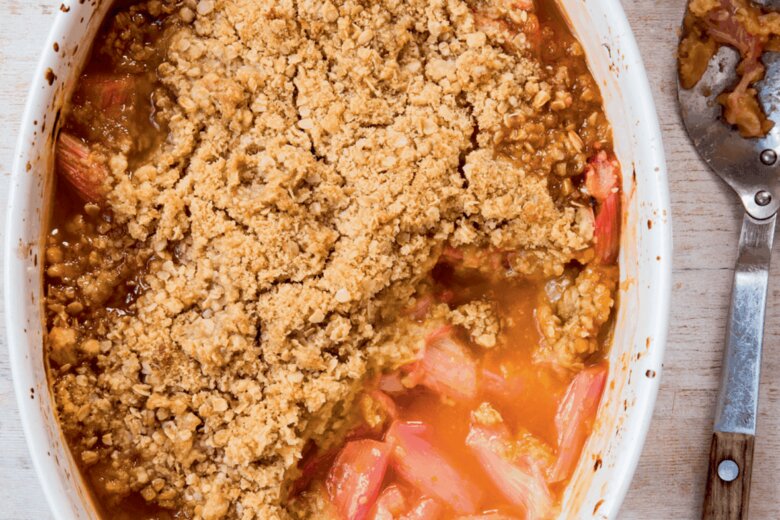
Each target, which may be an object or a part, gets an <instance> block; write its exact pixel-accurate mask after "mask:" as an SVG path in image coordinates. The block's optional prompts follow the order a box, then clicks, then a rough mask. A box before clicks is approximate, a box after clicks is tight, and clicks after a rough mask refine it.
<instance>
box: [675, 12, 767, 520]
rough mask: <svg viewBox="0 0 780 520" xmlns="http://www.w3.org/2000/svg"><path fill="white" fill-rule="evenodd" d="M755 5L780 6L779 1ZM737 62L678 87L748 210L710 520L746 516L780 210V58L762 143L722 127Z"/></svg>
mask: <svg viewBox="0 0 780 520" xmlns="http://www.w3.org/2000/svg"><path fill="white" fill-rule="evenodd" d="M756 3H759V4H762V5H764V6H765V7H769V8H774V9H778V8H780V0H764V1H763V2H762V1H757V2H756ZM739 60H740V56H739V53H738V52H737V51H736V50H734V49H732V48H730V47H725V46H724V47H721V48H720V50H719V51H718V53H717V54H716V55H715V56H714V57H713V59H712V60H710V63H709V66H708V68H707V72H706V73H705V74H704V76H703V77H702V79H701V81H699V83H698V84H697V85H696V86H695V87H694V88H692V89H689V90H686V89H684V88H682V86H680V84H679V82H678V97H679V101H680V108H681V112H682V118H683V123H684V124H685V128H686V129H687V131H688V135H689V136H690V138H691V141H692V142H693V144H694V146H695V148H696V150H697V151H698V152H699V155H700V156H701V157H702V159H704V161H705V162H706V163H707V164H708V165H709V167H710V168H711V169H712V171H714V172H715V173H716V174H717V175H718V176H719V177H720V178H721V179H723V180H724V181H725V182H726V183H727V184H728V185H729V186H731V187H732V188H733V189H734V191H735V192H736V193H737V195H739V198H740V200H741V201H742V205H743V206H744V208H745V215H744V217H743V219H742V232H741V234H740V238H739V254H738V257H737V264H736V268H735V271H734V285H733V289H732V294H731V304H730V308H729V317H728V322H727V327H726V346H725V350H724V354H723V367H722V369H721V383H720V391H719V394H718V401H717V407H716V412H715V427H714V432H713V436H712V443H711V445H710V458H709V469H708V474H707V486H706V490H705V497H704V508H703V513H702V518H704V519H708V520H709V519H717V520H721V519H722V520H726V519H729V520H731V519H735V520H736V519H739V520H747V518H748V505H749V498H750V478H751V467H752V462H753V446H754V441H755V435H756V417H757V412H758V388H759V379H760V367H761V348H762V343H763V335H764V315H765V312H766V296H767V287H768V283H769V264H770V259H771V255H772V243H773V240H774V234H775V225H776V222H777V213H778V210H779V209H780V53H772V52H768V53H765V54H764V56H763V58H762V61H763V62H764V65H765V66H766V69H767V70H766V76H765V77H764V79H763V80H762V81H761V82H760V83H758V84H757V85H756V89H757V90H758V97H759V101H760V102H761V105H762V107H763V109H764V111H765V113H766V115H767V117H768V118H769V119H770V120H772V121H773V122H774V123H775V126H774V128H772V130H771V131H770V132H769V134H768V135H766V136H765V137H763V138H758V139H745V138H743V137H741V136H740V135H739V133H738V132H737V131H736V130H735V129H733V128H732V127H730V126H729V125H728V124H727V123H726V122H724V121H723V120H722V119H721V113H722V109H721V105H720V104H718V102H717V100H716V98H717V97H718V95H719V94H720V93H721V92H723V91H724V90H725V89H727V88H731V87H732V86H733V85H734V84H736V83H737V81H738V78H737V74H736V66H737V64H738V63H739Z"/></svg>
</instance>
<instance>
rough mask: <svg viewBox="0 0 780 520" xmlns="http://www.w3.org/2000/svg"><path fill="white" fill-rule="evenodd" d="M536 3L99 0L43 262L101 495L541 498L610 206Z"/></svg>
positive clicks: (308, 514)
mask: <svg viewBox="0 0 780 520" xmlns="http://www.w3.org/2000/svg"><path fill="white" fill-rule="evenodd" d="M557 9H558V7H557V5H555V2H554V1H552V0H512V1H509V0H506V1H505V0H480V1H476V0H466V1H464V0H406V1H397V0H381V1H377V2H361V1H359V0H340V1H333V2H331V1H324V2H308V1H304V0H297V1H285V0H281V1H262V0H198V1H196V0H147V1H142V2H118V3H117V4H116V5H115V6H114V7H113V8H112V10H111V11H110V12H109V15H108V17H107V18H106V20H105V22H104V24H103V27H102V29H101V31H100V33H99V35H98V37H97V38H96V40H95V42H94V43H93V48H92V52H91V57H90V59H89V60H88V62H87V64H86V65H85V67H84V70H83V72H82V74H81V76H80V78H79V80H78V81H77V84H76V85H75V88H74V93H73V95H72V98H71V102H70V104H69V106H68V107H67V111H66V116H65V117H64V118H63V119H64V122H63V125H62V128H61V129H60V131H59V137H58V140H57V149H56V171H57V178H58V180H59V182H58V184H57V189H56V193H55V194H54V197H53V205H52V217H51V223H50V228H49V229H50V233H49V235H48V237H47V249H46V266H45V268H46V277H45V282H44V283H45V289H46V311H47V330H48V334H47V337H46V341H45V348H46V352H47V359H48V368H49V374H50V381H51V385H52V391H53V395H54V398H55V402H56V406H57V411H58V414H59V419H60V423H61V426H62V429H63V432H64V435H65V436H66V438H67V440H68V443H69V446H70V449H71V452H72V454H73V457H74V458H75V459H76V461H77V462H78V463H79V465H80V467H81V469H82V473H83V475H84V478H85V480H86V481H87V483H88V485H89V487H90V490H91V492H92V494H93V498H94V501H95V504H96V508H97V509H98V510H99V512H100V514H101V515H102V516H103V517H105V518H118V519H121V518H128V519H129V518H150V519H151V518H159V519H162V518H169V519H172V518H202V519H208V520H213V519H220V518H241V519H252V518H261V519H275V518H279V519H287V518H348V519H364V518H377V519H379V518H382V519H385V518H387V519H390V518H425V519H436V518H441V519H445V518H466V517H468V518H477V517H478V518H539V519H543V518H549V517H552V516H554V515H555V514H556V512H557V511H558V510H559V507H560V505H559V504H560V498H561V496H562V492H563V490H564V489H565V486H566V483H567V482H568V480H569V479H570V477H571V475H572V473H573V472H574V469H575V467H576V465H577V463H578V460H579V456H580V452H581V451H582V448H583V446H584V444H585V442H586V440H587V438H588V436H589V434H590V430H591V428H592V424H593V421H594V418H595V416H596V412H597V408H598V404H599V400H600V397H601V394H602V391H603V388H604V384H605V380H606V375H607V371H608V365H607V363H606V361H605V349H606V347H607V345H608V343H609V338H610V325H611V316H612V315H613V310H614V306H615V298H616V290H617V281H618V267H617V259H618V253H619V238H620V223H621V215H622V213H621V192H620V186H621V172H620V165H619V164H618V161H617V160H616V158H615V155H614V153H613V152H612V143H611V129H610V126H609V123H608V121H607V119H606V117H605V114H604V111H603V107H602V99H601V96H600V93H599V89H598V86H597V85H596V83H595V81H594V80H593V78H592V76H591V74H590V72H589V71H588V68H587V64H586V60H585V56H584V55H583V50H582V47H581V46H580V45H579V43H578V42H577V41H576V39H575V38H574V37H573V36H572V34H571V32H570V31H569V29H568V27H567V25H566V23H565V21H564V19H563V17H562V16H561V13H560V12H558V10H557ZM480 514H484V515H486V516H469V515H480ZM491 515H492V516H491Z"/></svg>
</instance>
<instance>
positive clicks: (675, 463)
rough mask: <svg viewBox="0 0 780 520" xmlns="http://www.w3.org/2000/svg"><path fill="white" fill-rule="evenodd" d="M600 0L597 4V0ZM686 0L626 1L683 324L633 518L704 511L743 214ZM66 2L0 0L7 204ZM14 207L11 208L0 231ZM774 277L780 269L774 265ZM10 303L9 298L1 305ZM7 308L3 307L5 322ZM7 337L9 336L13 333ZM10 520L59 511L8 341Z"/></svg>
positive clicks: (764, 420)
mask: <svg viewBox="0 0 780 520" xmlns="http://www.w3.org/2000/svg"><path fill="white" fill-rule="evenodd" d="M587 1H596V0H587ZM684 4H685V1H684V0H623V6H624V7H625V9H626V12H627V14H628V17H629V20H630V21H631V24H632V26H633V27H634V31H635V34H636V37H637V40H638V42H639V46H640V49H641V51H642V55H643V57H644V60H645V64H646V66H647V69H648V76H649V78H650V82H651V86H652V88H653V94H654V97H655V100H656V104H657V107H658V114H659V117H660V119H661V127H662V130H663V132H664V142H665V147H666V154H667V161H668V166H669V180H670V188H671V194H672V208H673V221H674V240H675V259H674V297H673V300H672V327H671V330H670V335H669V344H668V347H667V348H668V350H667V354H666V358H665V363H664V373H663V375H662V380H661V391H660V394H659V396H658V404H657V406H656V410H655V417H654V420H653V424H652V426H651V428H650V433H649V435H648V439H647V443H646V445H645V450H644V453H643V456H642V459H641V461H640V463H639V467H638V469H637V472H636V476H635V478H634V481H633V483H632V487H631V490H630V491H629V493H628V496H627V497H626V501H625V504H624V506H623V509H622V511H621V514H620V518H621V519H625V520H640V519H641V520H661V519H663V520H667V519H673V520H678V519H682V520H685V519H691V520H693V519H696V518H699V517H700V516H701V512H702V509H701V505H702V501H703V498H704V486H705V479H706V475H707V461H708V445H709V440H710V437H711V435H712V421H713V414H714V405H715V397H716V393H717V387H718V381H719V374H720V363H721V354H722V345H723V337H724V323H725V319H726V315H727V311H728V302H729V293H730V290H731V280H732V277H733V267H734V261H735V259H736V252H737V241H738V238H739V226H740V223H741V214H742V210H741V209H740V207H739V206H738V203H737V199H736V198H735V196H734V194H733V193H732V192H730V191H729V189H728V188H726V187H725V186H724V185H723V184H722V183H721V182H719V181H718V180H717V179H716V178H715V176H714V175H713V174H711V173H710V172H709V171H708V170H707V168H706V167H705V166H704V165H703V164H702V163H701V161H700V160H699V159H698V157H697V156H696V154H695V152H694V151H693V149H692V148H691V146H690V144H689V142H688V139H687V137H686V135H685V133H684V131H683V129H682V125H681V123H680V118H679V115H678V110H677V104H676V99H675V80H674V58H673V56H674V49H675V44H676V40H677V34H678V33H677V29H678V26H679V21H680V19H681V18H682V13H683V9H684ZM59 5H60V2H59V1H58V0H0V68H2V75H1V76H0V78H2V81H0V135H2V136H3V138H2V139H0V200H6V197H7V193H8V182H7V179H8V175H9V173H10V165H11V160H12V157H13V146H14V141H15V135H16V132H17V129H18V127H19V119H20V117H21V113H22V108H23V104H24V98H25V95H26V91H27V87H28V85H29V82H30V79H31V77H32V73H33V70H34V67H35V63H36V61H37V57H38V55H39V54H40V51H41V49H42V45H43V42H44V39H45V36H46V32H47V31H48V27H49V25H50V24H51V20H52V17H53V13H54V12H55V11H56V9H57V8H58V7H59ZM4 219H5V214H4V212H3V211H0V230H1V229H3V227H4V222H3V221H4ZM774 266H775V268H773V270H772V280H774V278H775V277H776V276H777V275H780V262H778V261H775V262H774ZM0 305H2V304H0ZM2 313H3V309H2V308H1V307H0V318H1V317H2ZM3 341H4V339H3ZM764 350H765V353H764V363H763V377H762V383H761V395H760V399H761V401H760V404H759V407H760V415H759V420H758V436H757V438H756V445H755V458H754V464H753V479H752V491H751V502H750V518H752V519H754V520H764V519H777V518H780V478H777V475H778V474H780V436H778V435H777V434H776V432H778V431H780V377H779V376H778V374H779V373H780V283H774V282H770V292H769V309H768V311H767V317H766V330H765V349H764ZM0 484H2V485H0V519H4V520H6V519H7V520H11V519H13V520H16V519H19V520H22V519H24V520H28V519H35V520H39V519H40V520H44V519H47V518H51V516H50V513H49V510H48V507H47V505H46V502H45V500H44V498H43V494H42V492H41V490H40V485H39V484H38V482H37V480H36V477H35V474H34V471H33V470H32V468H31V467H30V459H29V456H28V454H27V448H26V446H25V444H24V437H23V434H22V431H21V426H20V425H19V418H18V414H17V411H16V405H15V401H14V397H13V393H12V388H11V382H10V373H9V370H8V362H7V354H6V350H5V349H4V348H0Z"/></svg>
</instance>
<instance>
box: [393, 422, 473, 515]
mask: <svg viewBox="0 0 780 520" xmlns="http://www.w3.org/2000/svg"><path fill="white" fill-rule="evenodd" d="M428 429H429V428H428V427H427V426H425V425H423V424H420V423H409V422H401V421H396V422H394V423H393V424H392V425H391V426H390V429H389V430H388V432H387V437H386V441H387V443H388V444H391V445H392V446H393V455H392V459H391V464H392V467H393V469H394V470H395V472H396V473H397V474H398V475H399V476H401V478H403V479H404V480H405V481H407V482H408V483H409V484H411V485H413V486H414V487H416V488H417V489H418V490H419V491H420V492H421V493H423V494H425V495H428V496H431V497H434V498H437V499H439V500H441V501H442V502H444V503H445V504H447V505H449V506H450V507H451V508H452V509H454V510H455V511H456V512H458V513H461V514H470V513H474V512H475V511H476V509H477V505H478V504H479V501H480V493H479V490H478V489H477V488H476V487H475V486H474V484H473V483H471V482H470V481H469V480H467V479H466V478H465V477H464V476H462V475H461V473H460V472H459V471H458V470H457V469H456V468H455V467H453V465H452V463H451V462H450V461H449V460H447V458H446V457H445V456H444V455H443V454H442V453H441V452H440V451H439V450H437V449H436V448H435V447H434V446H433V445H432V444H431V443H430V442H429V440H428V439H427V438H426V437H427V432H428Z"/></svg>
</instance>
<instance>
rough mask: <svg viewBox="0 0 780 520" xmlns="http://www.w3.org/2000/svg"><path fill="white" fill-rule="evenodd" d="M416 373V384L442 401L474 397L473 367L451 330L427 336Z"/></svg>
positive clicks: (461, 343)
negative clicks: (418, 378)
mask: <svg viewBox="0 0 780 520" xmlns="http://www.w3.org/2000/svg"><path fill="white" fill-rule="evenodd" d="M416 371H419V372H418V373H419V377H420V384H422V385H423V386H425V387H427V388H429V389H431V390H433V391H434V392H436V393H438V394H440V395H442V396H444V397H449V398H451V399H455V400H464V401H469V400H472V399H474V398H475V397H476V395H477V363H476V361H475V360H474V358H473V357H472V356H471V353H470V352H469V349H468V347H467V346H466V345H465V344H464V343H463V342H462V341H461V340H460V339H459V338H457V337H456V335H455V329H454V328H453V327H452V326H449V325H448V326H444V327H442V328H440V329H439V330H437V331H436V332H434V333H433V334H431V335H430V336H428V338H427V339H426V342H425V353H424V355H423V357H422V360H421V361H420V362H419V366H418V367H417V368H416Z"/></svg>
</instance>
